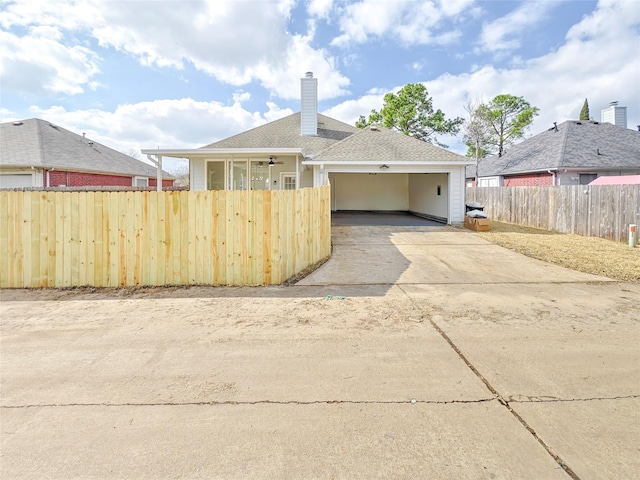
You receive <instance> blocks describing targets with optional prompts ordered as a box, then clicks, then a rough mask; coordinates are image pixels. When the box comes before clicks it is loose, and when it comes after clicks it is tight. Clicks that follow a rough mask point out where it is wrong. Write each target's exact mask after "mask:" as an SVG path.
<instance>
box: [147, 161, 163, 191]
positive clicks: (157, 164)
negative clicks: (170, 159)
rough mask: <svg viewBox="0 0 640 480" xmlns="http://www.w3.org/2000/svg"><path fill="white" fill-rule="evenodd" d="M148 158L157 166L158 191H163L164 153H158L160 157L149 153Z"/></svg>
mask: <svg viewBox="0 0 640 480" xmlns="http://www.w3.org/2000/svg"><path fill="white" fill-rule="evenodd" d="M147 160H149V161H150V162H151V163H153V164H154V165H155V166H156V179H157V182H158V185H156V191H158V192H161V191H162V155H158V158H157V159H156V158H153V157H152V156H151V155H149V154H147Z"/></svg>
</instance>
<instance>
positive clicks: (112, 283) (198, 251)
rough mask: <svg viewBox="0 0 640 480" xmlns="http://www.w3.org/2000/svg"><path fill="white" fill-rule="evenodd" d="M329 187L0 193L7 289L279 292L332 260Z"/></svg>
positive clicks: (0, 258)
mask: <svg viewBox="0 0 640 480" xmlns="http://www.w3.org/2000/svg"><path fill="white" fill-rule="evenodd" d="M329 188H330V187H329V186H325V187H317V188H305V189H301V190H291V191H199V192H191V191H185V192H18V191H2V192H0V287H2V288H29V287H75V286H85V285H87V286H95V287H118V286H143V285H264V284H279V283H282V282H284V281H285V280H287V279H288V278H290V277H292V276H294V275H296V274H298V273H300V272H301V271H303V270H304V269H305V268H307V267H309V266H310V265H313V264H314V263H316V262H318V261H320V260H322V259H324V258H326V257H328V256H329V255H330V252H331V211H330V203H329Z"/></svg>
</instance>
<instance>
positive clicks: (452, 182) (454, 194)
mask: <svg viewBox="0 0 640 480" xmlns="http://www.w3.org/2000/svg"><path fill="white" fill-rule="evenodd" d="M464 180H465V167H464V166H462V167H457V168H454V169H453V170H451V172H450V173H449V223H462V222H464V212H465V207H464V202H465V197H464V195H465V185H464Z"/></svg>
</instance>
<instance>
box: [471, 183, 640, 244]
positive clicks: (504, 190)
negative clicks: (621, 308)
mask: <svg viewBox="0 0 640 480" xmlns="http://www.w3.org/2000/svg"><path fill="white" fill-rule="evenodd" d="M466 198H467V201H471V200H473V199H475V200H476V201H478V202H480V203H481V204H483V205H484V207H485V212H486V213H487V214H488V216H489V218H491V219H494V220H498V221H502V222H508V223H514V224H517V225H523V226H528V227H536V228H545V229H548V230H555V231H558V232H562V233H576V234H579V235H585V236H596V237H601V238H606V239H609V240H613V241H616V242H626V241H627V230H628V227H629V224H636V225H637V224H639V223H640V185H591V186H589V185H562V186H555V187H480V188H477V187H476V188H467V192H466Z"/></svg>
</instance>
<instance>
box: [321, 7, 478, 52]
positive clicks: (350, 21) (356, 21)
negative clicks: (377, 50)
mask: <svg viewBox="0 0 640 480" xmlns="http://www.w3.org/2000/svg"><path fill="white" fill-rule="evenodd" d="M473 1H474V0H456V1H444V0H441V1H437V2H435V1H422V2H381V1H379V0H362V1H360V2H357V3H353V4H349V5H347V6H345V7H343V8H342V9H341V10H340V12H339V24H340V31H341V32H342V33H341V35H339V36H338V37H336V38H335V39H334V40H333V42H332V43H333V45H337V46H348V45H349V44H351V43H365V42H366V41H368V40H369V39H370V38H372V37H373V38H376V37H377V38H383V37H387V36H388V37H391V38H395V39H398V40H400V41H401V42H402V43H403V44H405V45H422V44H438V45H445V44H448V43H451V42H453V41H454V40H456V39H457V38H458V37H459V36H460V32H458V31H457V30H455V29H453V30H445V31H442V30H441V26H442V23H444V21H450V20H456V19H457V18H458V17H460V16H461V15H466V14H467V13H468V8H469V7H470V6H471V4H472V3H473Z"/></svg>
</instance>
